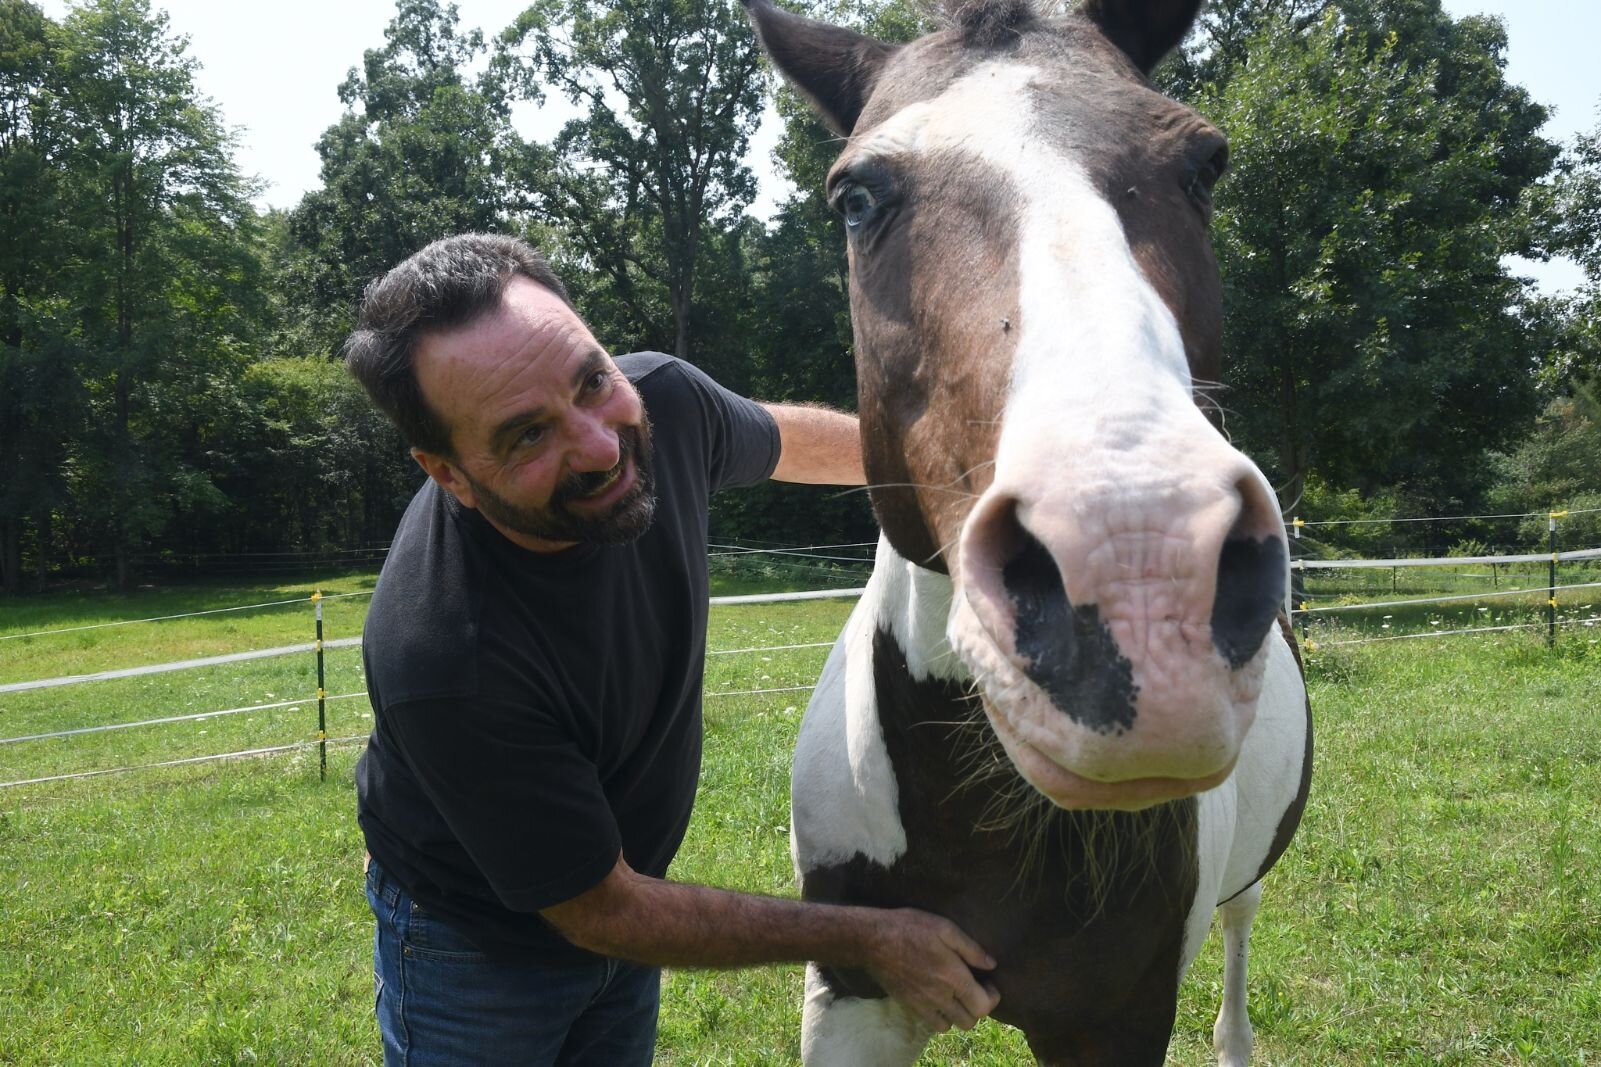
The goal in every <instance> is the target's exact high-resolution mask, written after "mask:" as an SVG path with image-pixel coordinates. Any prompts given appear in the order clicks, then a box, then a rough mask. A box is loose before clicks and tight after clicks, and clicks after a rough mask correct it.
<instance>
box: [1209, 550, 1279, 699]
mask: <svg viewBox="0 0 1601 1067" xmlns="http://www.w3.org/2000/svg"><path fill="white" fill-rule="evenodd" d="M1284 564H1285V555H1284V541H1283V539H1282V538H1279V537H1274V536H1272V535H1271V534H1269V535H1266V536H1264V537H1262V538H1260V539H1258V538H1254V537H1249V536H1244V537H1235V536H1231V537H1230V538H1229V539H1228V540H1226V541H1224V542H1223V551H1222V552H1221V553H1220V554H1219V555H1218V561H1217V597H1216V599H1215V600H1213V602H1212V644H1214V645H1216V646H1217V650H1218V652H1219V653H1221V654H1222V656H1223V658H1224V659H1225V660H1226V661H1227V662H1228V665H1229V666H1230V667H1232V668H1234V669H1236V670H1237V669H1239V668H1240V667H1243V666H1244V665H1245V663H1246V662H1247V661H1248V660H1250V658H1251V657H1252V656H1254V655H1256V653H1257V650H1258V649H1260V648H1261V647H1262V641H1263V640H1264V639H1265V638H1266V637H1267V632H1268V628H1269V627H1271V626H1272V625H1273V620H1274V619H1275V618H1276V617H1277V616H1278V613H1279V610H1280V609H1281V608H1282V607H1283V606H1284Z"/></svg>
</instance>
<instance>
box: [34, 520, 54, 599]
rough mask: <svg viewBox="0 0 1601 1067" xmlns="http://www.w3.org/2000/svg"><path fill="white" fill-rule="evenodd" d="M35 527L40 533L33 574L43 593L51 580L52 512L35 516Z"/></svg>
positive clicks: (35, 550) (35, 551)
mask: <svg viewBox="0 0 1601 1067" xmlns="http://www.w3.org/2000/svg"><path fill="white" fill-rule="evenodd" d="M33 526H34V529H35V530H36V531H37V532H38V547H37V548H36V549H34V553H33V574H34V578H35V580H36V585H37V587H38V589H39V592H41V593H42V592H44V588H45V585H46V584H47V583H48V582H49V579H50V534H51V528H50V512H49V511H41V512H39V514H38V515H36V516H34V519H33Z"/></svg>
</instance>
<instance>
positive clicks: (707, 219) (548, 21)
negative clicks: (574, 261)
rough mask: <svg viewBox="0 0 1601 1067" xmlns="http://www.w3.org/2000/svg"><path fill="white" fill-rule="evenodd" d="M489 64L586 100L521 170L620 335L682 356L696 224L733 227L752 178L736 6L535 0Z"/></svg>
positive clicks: (752, 74)
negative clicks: (625, 327)
mask: <svg viewBox="0 0 1601 1067" xmlns="http://www.w3.org/2000/svg"><path fill="white" fill-rule="evenodd" d="M497 70H498V71H499V73H500V75H501V76H502V77H503V78H505V79H506V82H507V84H509V85H513V86H516V87H517V89H518V91H520V93H521V94H522V95H523V96H525V97H528V98H530V99H539V98H541V94H542V92H543V89H542V88H541V85H542V83H543V84H548V85H549V86H550V87H552V88H553V89H555V90H556V91H558V92H560V93H562V94H563V95H565V96H566V97H567V98H568V99H569V100H571V101H572V102H573V103H574V104H578V105H580V106H581V107H583V108H584V109H585V114H584V115H583V116H582V117H580V118H577V119H574V120H573V121H571V122H569V123H568V124H567V125H566V126H565V127H564V128H563V129H562V131H561V133H560V134H559V135H558V136H557V137H556V140H555V143H554V145H553V146H552V153H546V152H544V151H535V152H531V153H530V156H529V159H530V166H529V167H528V168H526V169H525V171H524V173H525V174H528V175H529V178H530V181H531V183H532V184H533V187H534V188H535V189H536V190H537V192H538V194H539V195H540V197H541V200H542V204H543V208H544V210H545V212H546V213H547V215H548V217H549V218H550V219H551V221H552V222H553V223H554V224H556V225H557V226H558V227H559V228H561V229H562V230H564V231H565V233H566V235H567V237H568V239H569V240H570V241H571V242H572V243H573V246H574V248H575V250H576V252H577V253H578V258H579V261H580V262H581V263H582V264H583V265H584V266H586V267H588V268H589V269H590V270H591V271H593V272H595V273H596V274H598V275H599V276H600V278H601V279H602V280H603V282H604V284H605V286H606V288H607V289H608V290H609V293H608V297H609V299H611V300H614V301H616V302H617V303H618V304H620V305H622V306H623V307H625V308H626V309H627V310H628V311H629V313H630V314H631V316H632V319H633V325H634V329H633V330H632V331H629V333H630V335H631V336H629V337H627V339H628V340H631V341H634V342H638V343H643V344H647V345H648V344H651V343H653V342H656V343H657V347H662V348H669V349H670V350H671V351H672V352H673V353H674V354H676V355H678V356H680V357H682V358H686V359H687V358H690V356H691V351H692V348H693V345H692V336H691V334H692V322H693V315H694V309H695V306H696V301H697V298H698V293H699V290H698V289H697V278H698V276H699V273H700V269H701V264H702V257H703V255H704V253H705V252H706V246H707V238H706V235H707V233H708V232H709V231H711V230H728V229H732V228H734V227H735V225H736V223H737V221H738V218H739V216H740V214H741V212H743V210H744V208H745V206H746V205H748V204H749V203H750V201H751V199H752V197H753V196H754V195H755V189H756V185H755V179H754V178H753V177H752V176H751V173H750V171H749V169H748V168H746V167H745V166H744V164H743V163H742V162H741V160H742V159H743V158H744V155H745V151H746V148H747V146H748V145H749V143H750V135H751V133H752V132H753V131H754V130H755V128H756V124H757V121H758V118H759V115H760V110H761V92H762V85H763V77H762V73H761V65H760V60H759V52H758V49H757V45H756V41H755V37H754V35H753V34H752V33H751V31H750V29H749V27H748V26H747V25H746V23H745V17H744V14H743V12H742V10H741V8H740V7H739V6H738V5H736V4H731V3H727V2H724V0H621V2H619V3H600V2H598V0H535V3H533V4H532V5H531V6H530V7H529V8H528V9H527V10H526V11H524V12H523V14H522V15H520V16H519V17H518V19H517V21H516V22H515V23H514V24H513V25H512V26H511V27H510V28H509V29H507V30H506V32H505V33H504V34H502V35H501V39H500V49H499V53H498V55H497ZM662 308H665V309H666V311H667V312H668V314H669V315H670V317H671V322H672V333H671V335H670V344H666V343H660V342H665V341H667V340H668V339H669V338H668V336H667V335H665V334H664V333H663V331H662V330H661V327H660V325H658V322H659V311H660V309H662Z"/></svg>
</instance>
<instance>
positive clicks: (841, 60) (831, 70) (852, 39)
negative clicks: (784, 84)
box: [744, 0, 896, 136]
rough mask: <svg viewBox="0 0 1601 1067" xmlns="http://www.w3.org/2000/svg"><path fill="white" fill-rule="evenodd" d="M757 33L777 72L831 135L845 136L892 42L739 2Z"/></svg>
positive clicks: (759, 0) (762, 1)
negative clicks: (818, 117) (804, 101)
mask: <svg viewBox="0 0 1601 1067" xmlns="http://www.w3.org/2000/svg"><path fill="white" fill-rule="evenodd" d="M744 4H745V13H746V14H747V15H749V16H750V21H751V25H752V26H754V27H755V28H756V37H757V39H758V40H759V41H761V43H762V48H763V50H765V51H766V52H767V58H768V59H770V60H772V61H773V66H775V67H777V68H778V71H779V73H780V74H782V75H783V76H784V77H785V78H787V79H789V82H790V84H791V85H793V86H795V88H797V89H799V90H800V91H801V92H802V93H804V94H805V95H806V98H807V99H808V100H810V101H811V102H812V106H813V107H815V108H816V109H817V112H818V114H819V115H821V116H822V118H823V121H824V122H826V123H827V124H828V125H829V126H830V127H831V128H832V129H833V130H834V132H835V133H838V134H843V135H846V136H849V135H850V132H851V131H852V130H853V129H855V128H856V120H857V119H858V118H860V117H861V114H862V108H863V107H865V106H866V105H867V98H868V97H870V96H871V95H872V94H873V86H874V84H875V83H877V81H878V75H879V72H880V71H881V70H883V69H884V64H885V62H886V61H887V60H888V59H889V57H890V56H892V55H894V54H895V51H896V46H894V45H887V44H884V43H883V42H881V41H875V40H873V38H871V37H864V36H863V35H862V34H859V33H856V32H854V31H852V30H847V29H845V28H843V27H840V26H830V25H829V24H827V23H826V22H815V21H813V20H812V19H808V18H802V17H801V16H800V15H792V14H790V13H789V12H788V11H785V10H783V9H781V8H778V7H775V6H774V5H773V4H772V2H771V0H744Z"/></svg>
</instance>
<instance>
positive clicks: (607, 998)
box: [367, 862, 661, 1067]
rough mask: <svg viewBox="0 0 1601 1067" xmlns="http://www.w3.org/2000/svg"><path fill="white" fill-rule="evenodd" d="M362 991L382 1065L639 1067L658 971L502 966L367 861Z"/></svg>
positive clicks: (649, 1035) (652, 1042)
mask: <svg viewBox="0 0 1601 1067" xmlns="http://www.w3.org/2000/svg"><path fill="white" fill-rule="evenodd" d="M367 903H368V904H369V905H371V907H372V913H373V915H374V916H375V917H376V918H377V920H378V923H377V932H376V933H375V935H374V937H373V953H372V957H373V958H372V965H373V988H374V993H375V1010H376V1011H377V1014H378V1029H379V1031H380V1032H381V1033H382V1034H383V1040H384V1067H459V1065H460V1067H465V1065H478V1064H496V1065H499V1064H507V1065H511V1064H528V1065H530V1067H589V1065H594V1067H636V1065H637V1067H644V1065H648V1064H649V1063H650V1062H651V1059H652V1057H653V1056H654V1053H655V1046H656V1009H657V1005H658V1004H659V1002H660V997H661V972H660V971H659V970H657V969H656V968H654V967H640V966H636V965H634V964H631V963H624V962H622V961H621V960H609V959H595V960H590V961H586V962H582V963H544V962H532V963H530V962H524V961H515V962H510V963H508V962H503V961H500V960H493V959H489V958H488V957H486V956H485V955H484V954H483V953H482V952H480V951H479V950H478V949H477V947H476V946H475V945H473V943H472V942H470V941H468V940H467V939H466V938H464V937H462V936H461V935H460V934H459V933H457V932H456V931H455V930H453V929H451V928H450V927H449V926H447V925H445V924H444V923H443V922H441V921H440V920H439V919H438V918H437V917H435V916H432V915H430V914H428V913H427V912H426V911H424V910H422V909H421V908H420V907H418V906H417V903H416V902H415V901H413V900H412V899H411V897H409V896H408V895H407V894H406V891H405V890H403V889H401V888H400V887H399V886H398V885H396V884H395V883H394V882H393V881H391V880H390V879H389V878H388V877H386V876H385V875H384V872H383V870H382V869H380V868H379V866H378V864H377V863H376V862H374V863H372V864H371V865H369V866H368V868H367Z"/></svg>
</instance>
